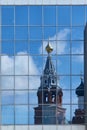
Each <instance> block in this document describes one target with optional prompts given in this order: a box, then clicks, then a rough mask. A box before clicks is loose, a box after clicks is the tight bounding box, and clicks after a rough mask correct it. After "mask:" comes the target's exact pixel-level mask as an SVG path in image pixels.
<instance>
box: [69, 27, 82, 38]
mask: <svg viewBox="0 0 87 130" xmlns="http://www.w3.org/2000/svg"><path fill="white" fill-rule="evenodd" d="M83 30H84V28H83V27H73V28H72V30H71V31H72V40H84V33H83V32H84V31H83Z"/></svg>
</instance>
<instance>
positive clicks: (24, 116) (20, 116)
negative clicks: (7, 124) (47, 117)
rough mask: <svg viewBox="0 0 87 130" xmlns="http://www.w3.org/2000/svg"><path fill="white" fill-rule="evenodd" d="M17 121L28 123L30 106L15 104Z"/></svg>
mask: <svg viewBox="0 0 87 130" xmlns="http://www.w3.org/2000/svg"><path fill="white" fill-rule="evenodd" d="M15 123H16V124H22V125H23V124H28V106H26V105H25V106H23V105H18V106H15Z"/></svg>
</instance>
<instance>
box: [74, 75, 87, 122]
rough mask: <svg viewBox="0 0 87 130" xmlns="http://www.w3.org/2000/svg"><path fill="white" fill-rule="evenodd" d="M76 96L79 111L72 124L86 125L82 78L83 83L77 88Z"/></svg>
mask: <svg viewBox="0 0 87 130" xmlns="http://www.w3.org/2000/svg"><path fill="white" fill-rule="evenodd" d="M76 94H77V96H78V109H76V110H75V116H74V117H73V119H72V123H74V124H81V123H84V114H85V113H84V82H83V78H82V77H81V83H80V85H79V86H78V87H77V88H76Z"/></svg>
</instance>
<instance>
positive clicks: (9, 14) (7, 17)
mask: <svg viewBox="0 0 87 130" xmlns="http://www.w3.org/2000/svg"><path fill="white" fill-rule="evenodd" d="M1 12H2V15H1V17H2V18H1V20H2V21H1V23H2V25H14V6H2V8H1Z"/></svg>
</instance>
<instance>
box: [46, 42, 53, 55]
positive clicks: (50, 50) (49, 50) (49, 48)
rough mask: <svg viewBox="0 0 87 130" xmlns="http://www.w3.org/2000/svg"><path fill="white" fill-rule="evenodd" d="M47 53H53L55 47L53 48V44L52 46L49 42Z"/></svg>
mask: <svg viewBox="0 0 87 130" xmlns="http://www.w3.org/2000/svg"><path fill="white" fill-rule="evenodd" d="M46 51H47V53H48V54H49V53H51V52H52V51H53V47H52V46H51V44H50V42H49V41H48V44H47V46H46Z"/></svg>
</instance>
